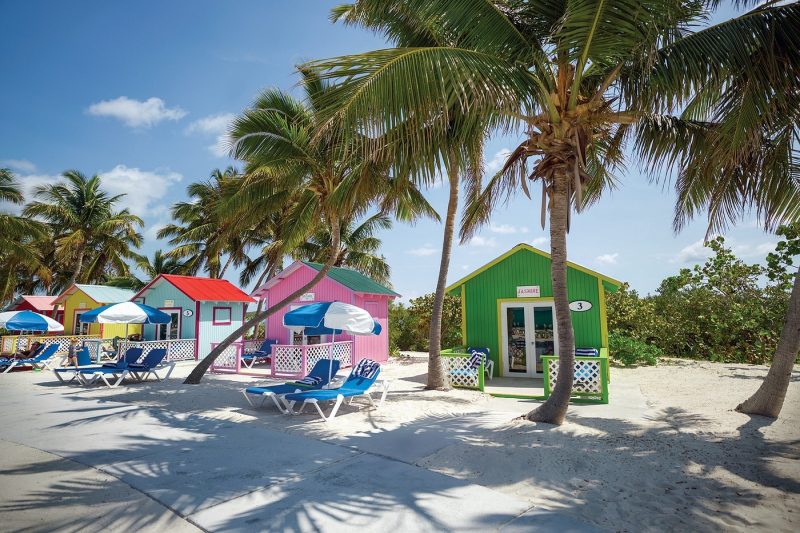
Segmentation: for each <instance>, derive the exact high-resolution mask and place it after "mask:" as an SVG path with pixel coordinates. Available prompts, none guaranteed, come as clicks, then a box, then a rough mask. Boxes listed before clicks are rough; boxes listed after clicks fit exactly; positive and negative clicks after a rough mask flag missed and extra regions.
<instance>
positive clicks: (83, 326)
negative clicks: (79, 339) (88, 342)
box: [72, 309, 89, 335]
mask: <svg viewBox="0 0 800 533" xmlns="http://www.w3.org/2000/svg"><path fill="white" fill-rule="evenodd" d="M86 311H88V309H83V310H81V311H75V321H74V322H73V323H72V334H73V335H88V334H89V324H88V323H84V322H81V315H82V314H83V313H85V312H86Z"/></svg>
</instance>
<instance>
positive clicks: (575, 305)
mask: <svg viewBox="0 0 800 533" xmlns="http://www.w3.org/2000/svg"><path fill="white" fill-rule="evenodd" d="M591 308H592V302H587V301H586V300H575V301H574V302H570V303H569V310H570V311H577V312H581V311H588V310H589V309H591Z"/></svg>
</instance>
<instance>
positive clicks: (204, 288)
mask: <svg viewBox="0 0 800 533" xmlns="http://www.w3.org/2000/svg"><path fill="white" fill-rule="evenodd" d="M161 279H163V280H164V281H168V282H169V283H171V284H172V285H173V286H174V287H175V288H176V289H178V290H179V291H181V292H182V293H183V294H185V295H186V296H187V297H189V298H190V299H192V300H194V301H195V302H245V303H252V302H255V300H253V299H252V298H251V297H250V296H248V295H247V293H245V292H244V291H242V290H241V289H239V288H237V287H236V286H235V285H233V284H232V283H231V282H230V281H228V280H225V279H213V278H201V277H197V276H179V275H177V274H159V275H158V276H156V277H155V278H154V279H153V280H152V281H151V282H150V283H148V284H147V285H145V286H144V288H143V289H142V290H140V291H139V292H138V293H136V295H134V296H133V297H132V298H138V297H140V296H141V295H142V294H143V293H144V292H145V291H147V289H149V288H150V287H151V286H153V284H155V283H156V282H157V281H159V280H161Z"/></svg>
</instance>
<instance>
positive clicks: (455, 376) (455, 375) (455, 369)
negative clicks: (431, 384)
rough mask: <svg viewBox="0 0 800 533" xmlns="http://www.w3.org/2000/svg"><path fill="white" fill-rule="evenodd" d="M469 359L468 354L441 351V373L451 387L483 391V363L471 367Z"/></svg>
mask: <svg viewBox="0 0 800 533" xmlns="http://www.w3.org/2000/svg"><path fill="white" fill-rule="evenodd" d="M470 357H471V356H470V354H468V353H459V352H455V351H452V350H442V351H441V358H440V360H441V362H442V371H443V372H444V375H445V376H447V378H448V379H449V380H450V385H452V386H453V387H458V388H462V389H478V390H483V375H484V374H483V362H481V364H480V366H478V367H473V366H472V365H471V364H470Z"/></svg>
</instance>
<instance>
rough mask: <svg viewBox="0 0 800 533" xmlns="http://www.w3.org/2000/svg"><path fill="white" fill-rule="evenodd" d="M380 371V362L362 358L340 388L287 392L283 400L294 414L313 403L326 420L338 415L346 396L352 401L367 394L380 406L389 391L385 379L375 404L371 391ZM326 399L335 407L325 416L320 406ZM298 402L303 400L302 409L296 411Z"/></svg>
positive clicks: (372, 402) (370, 399) (371, 402)
mask: <svg viewBox="0 0 800 533" xmlns="http://www.w3.org/2000/svg"><path fill="white" fill-rule="evenodd" d="M380 373H381V365H380V364H378V363H377V362H376V361H373V360H371V359H362V360H361V361H359V363H358V364H357V365H356V366H355V367H353V370H352V371H351V372H350V375H349V376H348V377H347V380H346V381H345V382H344V383H343V384H342V386H341V387H339V388H338V389H322V390H315V391H307V392H297V393H292V394H287V395H286V396H284V398H283V400H284V402H286V404H287V405H286V409H287V410H288V411H289V412H290V413H292V414H300V413H302V412H303V409H304V408H305V406H306V405H307V404H311V405H313V406H314V407H315V408H316V409H317V412H318V413H319V416H321V417H322V419H323V420H324V421H325V422H328V421H330V420H332V419H333V418H334V417H335V416H336V413H337V412H338V411H339V407H341V405H342V402H343V401H344V399H345V398H350V401H351V402H352V400H353V398H355V397H356V396H366V397H367V399H368V400H369V403H370V405H372V406H373V407H380V406H381V405H383V401H384V400H385V399H386V393H387V392H388V391H389V382H388V381H384V382H383V384H382V388H383V393H382V394H381V399H380V402H378V404H377V405H375V402H374V401H373V400H372V396H371V395H370V392H369V391H370V389H371V388H372V386H373V385H374V384H375V381H376V380H377V379H378V375H379V374H380ZM324 401H334V402H335V403H334V404H333V409H331V412H330V414H329V415H328V416H325V413H324V412H323V410H322V408H321V407H320V406H319V402H324ZM297 402H302V405H301V406H300V410H299V411H297V412H296V413H295V412H294V411H293V410H292V409H293V407H294V404H295V403H297Z"/></svg>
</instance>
